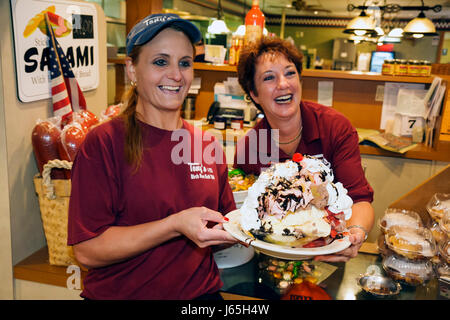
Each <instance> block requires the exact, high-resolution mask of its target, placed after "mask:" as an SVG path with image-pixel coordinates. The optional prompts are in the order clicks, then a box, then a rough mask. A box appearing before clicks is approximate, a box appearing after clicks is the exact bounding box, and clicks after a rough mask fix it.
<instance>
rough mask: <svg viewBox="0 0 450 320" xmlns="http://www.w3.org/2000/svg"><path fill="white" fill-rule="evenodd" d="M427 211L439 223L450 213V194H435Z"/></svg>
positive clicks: (428, 204)
mask: <svg viewBox="0 0 450 320" xmlns="http://www.w3.org/2000/svg"><path fill="white" fill-rule="evenodd" d="M427 211H428V213H429V214H430V216H431V218H433V220H435V221H437V222H439V220H441V218H442V217H443V216H444V214H445V213H446V212H450V193H435V194H434V195H433V196H432V197H431V199H430V200H429V201H428V203H427Z"/></svg>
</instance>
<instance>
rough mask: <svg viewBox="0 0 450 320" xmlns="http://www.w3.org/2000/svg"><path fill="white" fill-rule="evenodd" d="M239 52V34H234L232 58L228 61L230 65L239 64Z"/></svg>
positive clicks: (231, 50) (231, 49)
mask: <svg viewBox="0 0 450 320" xmlns="http://www.w3.org/2000/svg"><path fill="white" fill-rule="evenodd" d="M238 54H239V46H238V38H237V36H233V38H232V39H231V47H230V59H229V61H228V64H229V65H230V66H235V65H237V62H238Z"/></svg>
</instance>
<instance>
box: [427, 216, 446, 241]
mask: <svg viewBox="0 0 450 320" xmlns="http://www.w3.org/2000/svg"><path fill="white" fill-rule="evenodd" d="M441 221H442V219H441ZM429 229H430V231H431V234H432V235H433V238H434V241H436V243H439V242H441V241H444V240H445V239H446V238H447V234H446V232H444V231H443V230H442V228H441V226H440V223H437V222H434V223H433V225H432V226H431V227H430V228H429Z"/></svg>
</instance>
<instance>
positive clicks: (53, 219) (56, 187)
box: [34, 160, 78, 266]
mask: <svg viewBox="0 0 450 320" xmlns="http://www.w3.org/2000/svg"><path fill="white" fill-rule="evenodd" d="M53 168H64V169H68V170H70V169H71V168H72V162H69V161H64V160H50V161H49V162H48V163H46V164H45V165H44V169H43V171H42V177H41V176H40V175H39V174H38V175H36V176H35V177H34V186H35V188H36V192H37V194H38V197H39V207H40V210H41V218H42V224H43V226H44V233H45V238H46V239H47V246H48V255H49V263H50V264H51V265H57V266H69V265H72V264H78V263H77V261H76V260H75V257H74V254H73V250H72V247H71V246H68V245H67V219H68V210H69V199H70V191H71V181H70V180H69V179H67V180H63V179H54V180H51V178H50V172H51V170H52V169H53Z"/></svg>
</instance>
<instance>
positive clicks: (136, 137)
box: [121, 25, 195, 173]
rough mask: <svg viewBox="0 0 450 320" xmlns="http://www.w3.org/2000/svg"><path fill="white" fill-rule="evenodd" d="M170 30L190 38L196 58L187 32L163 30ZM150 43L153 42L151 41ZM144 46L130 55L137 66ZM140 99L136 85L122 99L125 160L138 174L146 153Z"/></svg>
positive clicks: (175, 27) (174, 27) (175, 26)
mask: <svg viewBox="0 0 450 320" xmlns="http://www.w3.org/2000/svg"><path fill="white" fill-rule="evenodd" d="M168 28H170V29H174V30H176V31H180V32H183V33H184V34H185V35H186V37H188V39H189V41H190V42H191V44H192V48H193V57H195V47H194V43H193V41H192V39H191V38H190V37H189V35H188V34H187V33H186V32H185V31H183V29H181V28H180V27H178V26H177V25H169V26H168V27H167V28H164V29H162V30H165V29H168ZM162 30H160V31H159V32H161V31H162ZM159 32H158V33H159ZM158 33H157V34H158ZM155 36H156V34H155ZM153 38H154V37H153ZM153 38H152V39H153ZM149 41H151V39H150V40H149ZM149 41H148V42H149ZM148 42H147V43H148ZM143 46H145V44H143V45H136V46H134V47H133V49H132V50H131V52H130V54H129V55H128V56H129V57H130V58H131V62H132V63H133V64H134V65H136V64H137V63H138V60H139V55H140V53H141V50H142V47H143ZM138 97H139V92H138V90H137V87H136V86H135V85H131V86H130V88H129V89H128V90H127V91H126V92H125V93H124V95H123V97H122V101H123V102H124V105H125V109H124V110H123V112H122V113H121V117H122V119H123V120H124V123H125V131H126V134H125V149H124V150H125V159H126V161H127V162H128V164H130V165H133V166H134V167H135V170H134V173H136V172H137V170H138V169H139V167H140V164H141V160H142V153H143V151H144V145H143V141H142V132H141V127H140V126H139V124H138V121H137V114H136V105H137V101H138Z"/></svg>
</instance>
